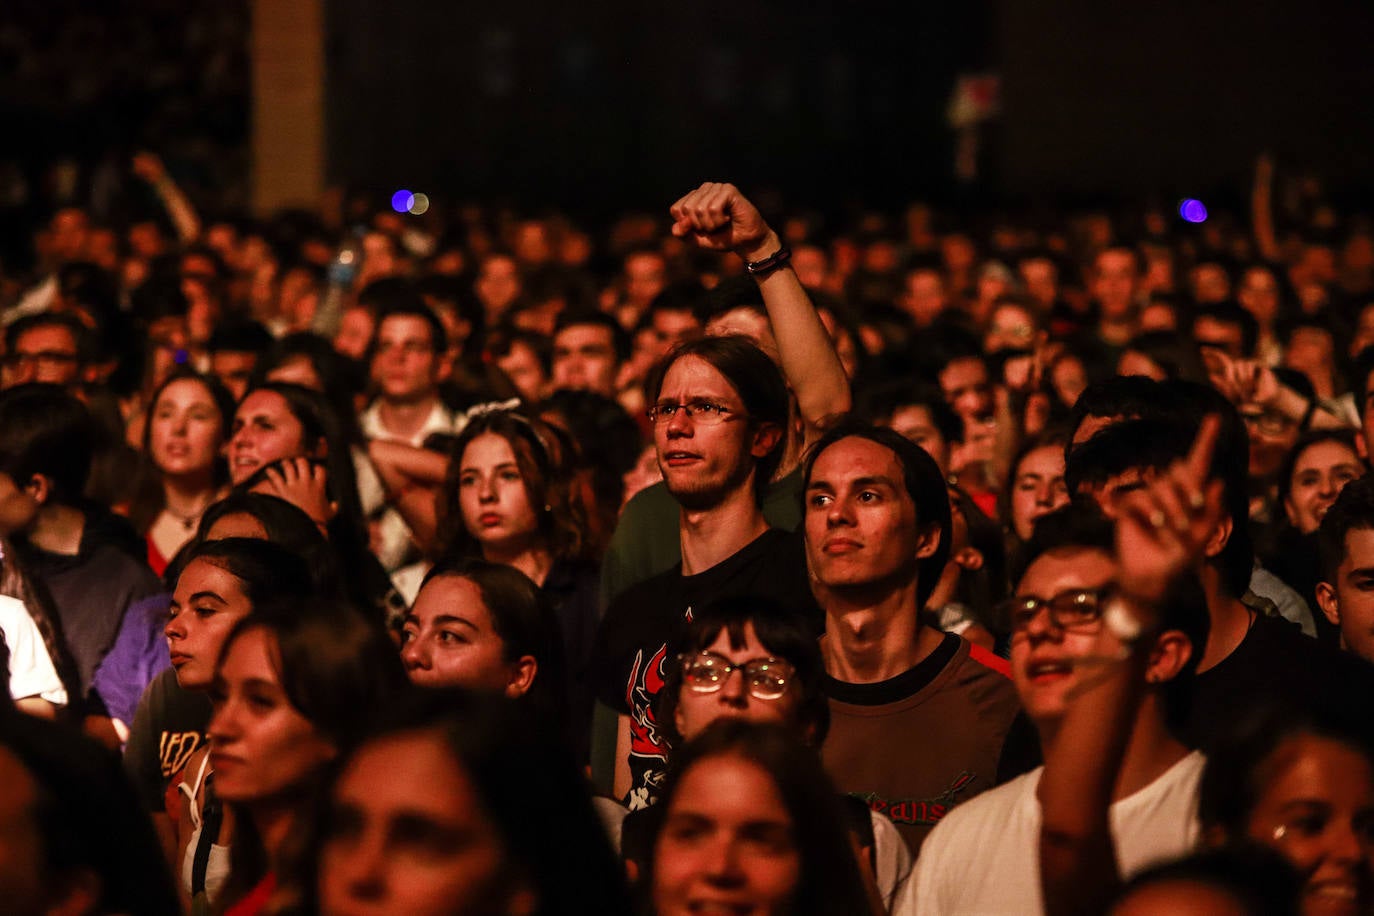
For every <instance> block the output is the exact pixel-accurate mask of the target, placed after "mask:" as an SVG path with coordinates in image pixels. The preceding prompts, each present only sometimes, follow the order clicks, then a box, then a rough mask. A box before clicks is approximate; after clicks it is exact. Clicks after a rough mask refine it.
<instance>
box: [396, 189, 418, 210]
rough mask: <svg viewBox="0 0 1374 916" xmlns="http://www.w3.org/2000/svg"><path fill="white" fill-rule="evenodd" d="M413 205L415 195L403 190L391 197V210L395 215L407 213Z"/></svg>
mask: <svg viewBox="0 0 1374 916" xmlns="http://www.w3.org/2000/svg"><path fill="white" fill-rule="evenodd" d="M414 204H415V195H414V194H412V193H410V192H409V191H407V190H405V189H404V188H403V189H401V190H399V191H397V192H396V193H395V194H392V195H391V209H393V210H395V211H396V212H397V213H409V212H410V208H411V207H412V206H413V205H414Z"/></svg>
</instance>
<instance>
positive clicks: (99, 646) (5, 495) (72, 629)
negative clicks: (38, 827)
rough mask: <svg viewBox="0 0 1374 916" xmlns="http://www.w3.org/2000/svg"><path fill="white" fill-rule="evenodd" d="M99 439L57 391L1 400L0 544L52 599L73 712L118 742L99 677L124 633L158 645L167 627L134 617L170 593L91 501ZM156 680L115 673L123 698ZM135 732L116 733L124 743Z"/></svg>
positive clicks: (32, 390) (28, 391) (23, 392)
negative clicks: (90, 478)
mask: <svg viewBox="0 0 1374 916" xmlns="http://www.w3.org/2000/svg"><path fill="white" fill-rule="evenodd" d="M95 437H96V430H95V424H94V421H93V420H92V419H91V416H90V414H89V413H88V412H87V410H86V408H85V406H84V405H83V404H82V403H81V402H80V401H79V400H77V399H76V398H75V397H74V396H72V395H71V394H68V393H66V392H64V391H63V390H62V389H61V388H59V387H57V386H56V385H37V384H35V385H23V386H19V387H16V388H11V389H8V390H6V391H5V392H4V393H3V394H0V535H4V536H5V537H8V538H12V539H13V541H14V546H15V550H16V552H17V553H18V555H19V557H20V560H21V562H22V563H23V565H24V568H25V569H26V570H27V571H28V572H29V574H30V575H31V576H33V577H34V578H35V579H36V580H37V581H38V583H39V584H40V585H41V587H42V589H43V593H44V594H45V596H46V597H47V598H48V599H50V601H51V604H52V610H53V611H55V612H56V614H57V617H58V620H59V621H60V624H61V632H62V637H63V642H64V645H65V648H66V650H67V651H68V652H69V653H70V655H71V659H72V661H73V663H74V664H75V668H76V671H75V674H76V677H77V679H78V685H77V686H78V688H79V690H80V694H79V695H77V696H74V697H71V701H72V705H73V707H74V708H76V709H78V710H81V711H82V712H83V713H84V714H86V715H89V716H95V717H97V718H103V719H104V722H103V723H101V724H97V725H94V726H93V727H94V729H95V730H96V731H98V732H100V733H101V735H102V737H104V738H106V739H107V740H110V739H112V738H113V736H112V735H111V734H110V733H109V732H108V731H107V729H108V727H109V726H110V717H109V716H108V712H109V710H107V709H106V706H105V704H104V703H103V702H102V700H101V697H100V696H99V695H98V694H97V692H96V691H95V690H94V689H93V687H94V686H95V684H96V682H97V681H98V680H99V679H100V678H98V677H97V670H98V669H99V668H100V666H101V663H102V662H103V661H104V659H105V657H106V654H107V653H108V652H109V650H110V647H111V646H112V645H113V644H114V642H115V637H116V635H117V634H118V633H119V631H120V628H121V626H122V625H124V624H125V623H126V620H125V618H126V616H128V617H129V621H128V622H129V623H131V624H134V625H138V626H142V627H144V628H145V629H146V632H144V633H143V634H142V636H143V638H142V639H141V640H139V643H140V644H141V645H153V646H156V645H158V644H159V642H160V640H159V638H158V635H159V634H160V631H161V624H160V623H159V622H158V621H157V620H156V619H155V617H154V615H151V614H141V615H140V614H135V613H134V612H133V611H131V610H130V608H131V607H132V606H134V605H136V604H141V602H143V601H144V600H145V599H148V600H162V601H164V605H163V607H164V609H165V599H160V598H157V597H156V596H159V595H160V594H161V593H162V587H161V583H160V582H159V581H158V579H157V577H156V576H154V575H153V573H152V571H151V570H149V569H148V567H147V565H146V564H145V563H144V562H143V561H142V559H141V557H142V555H143V554H144V553H145V552H146V545H145V544H144V543H143V541H142V539H141V538H139V537H138V536H137V534H135V533H134V531H133V529H132V528H131V527H130V526H129V525H128V523H127V522H125V521H124V520H123V519H119V518H116V517H114V516H112V515H110V514H109V513H108V512H107V511H105V510H104V509H103V508H102V507H99V506H97V505H94V504H92V503H89V502H87V501H85V500H83V499H82V496H81V493H82V490H83V488H84V487H85V485H86V477H87V475H88V474H89V473H90V466H91V453H92V451H93V449H94V441H95ZM154 673H156V672H138V673H134V672H111V671H105V672H103V673H102V675H101V676H102V677H105V678H108V679H109V680H110V682H111V684H112V686H113V688H117V689H118V690H119V692H120V693H124V694H131V695H132V696H133V697H135V698H136V697H137V696H138V695H139V694H140V693H141V692H142V691H143V688H144V687H146V686H147V681H146V680H143V681H142V682H141V683H126V681H127V680H128V679H129V678H138V679H141V678H142V676H143V675H146V676H147V677H149V678H150V677H151V675H152V674H154ZM125 725H127V723H126V722H121V723H120V724H117V725H114V726H113V727H114V729H115V733H114V734H115V735H117V736H118V740H123V738H124V737H126V736H127V730H126V729H124V730H121V729H123V727H124V726H125Z"/></svg>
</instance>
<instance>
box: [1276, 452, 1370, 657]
mask: <svg viewBox="0 0 1374 916" xmlns="http://www.w3.org/2000/svg"><path fill="white" fill-rule="evenodd" d="M1367 471H1368V468H1367V467H1366V466H1365V463H1364V459H1363V458H1361V457H1360V452H1359V449H1358V448H1357V447H1356V442H1355V431H1354V430H1349V429H1322V430H1313V431H1311V432H1308V433H1304V434H1303V435H1302V437H1301V438H1299V439H1298V442H1297V444H1296V445H1294V446H1293V449H1292V451H1290V452H1289V453H1288V457H1287V458H1286V459H1284V462H1283V466H1282V467H1281V468H1280V470H1279V476H1278V495H1277V499H1276V502H1275V505H1276V506H1281V507H1282V508H1283V514H1284V518H1283V520H1282V521H1280V522H1279V523H1278V524H1277V526H1276V527H1275V528H1274V529H1273V530H1272V534H1270V535H1269V536H1268V537H1265V538H1264V539H1263V540H1264V542H1266V543H1268V544H1271V545H1272V547H1271V548H1269V549H1267V550H1264V551H1262V552H1261V554H1260V559H1261V561H1262V562H1263V564H1264V568H1265V569H1266V570H1268V571H1269V572H1271V573H1273V574H1274V575H1275V576H1278V577H1279V578H1280V579H1282V580H1283V582H1284V583H1285V584H1287V585H1288V586H1289V587H1290V588H1292V589H1293V590H1294V591H1296V592H1297V593H1298V595H1299V596H1300V597H1301V598H1302V599H1303V600H1304V601H1305V602H1307V605H1308V607H1307V610H1308V612H1309V616H1308V617H1304V618H1302V619H1301V620H1299V621H1298V623H1299V624H1300V625H1301V626H1302V628H1303V631H1304V632H1306V633H1307V634H1308V635H1309V636H1312V635H1315V636H1317V637H1318V638H1320V639H1322V640H1323V641H1330V642H1331V644H1332V645H1335V644H1336V640H1337V637H1338V635H1339V634H1338V632H1337V630H1336V628H1335V627H1333V626H1332V625H1331V622H1330V621H1328V620H1327V619H1326V615H1324V614H1321V613H1316V608H1317V605H1316V589H1317V582H1318V581H1319V580H1320V579H1321V560H1320V557H1319V556H1318V548H1317V529H1318V528H1319V527H1320V526H1321V520H1322V519H1323V518H1325V517H1326V512H1327V510H1328V509H1330V508H1331V505H1332V504H1333V503H1334V502H1335V501H1336V497H1337V496H1339V495H1340V493H1341V490H1343V489H1345V485H1346V484H1348V483H1349V482H1350V481H1352V480H1357V479H1359V478H1360V477H1363V476H1364V475H1365V474H1366V473H1367ZM1284 616H1289V614H1287V613H1285V615H1284Z"/></svg>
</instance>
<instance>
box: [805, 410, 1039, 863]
mask: <svg viewBox="0 0 1374 916" xmlns="http://www.w3.org/2000/svg"><path fill="white" fill-rule="evenodd" d="M803 473H804V480H805V490H804V498H805V520H804V530H805V536H806V554H807V562H808V564H809V566H810V570H811V575H812V577H813V591H814V593H815V595H816V600H817V602H818V603H819V604H820V606H821V608H822V609H824V611H825V636H824V637H823V638H822V640H821V652H822V655H823V656H824V659H825V668H826V674H827V677H826V678H825V681H824V687H825V691H826V693H827V694H828V695H829V697H830V719H831V726H830V737H829V738H828V739H827V740H826V743H825V746H824V747H823V748H822V754H821V756H822V759H823V760H824V761H825V766H826V770H827V771H828V772H829V773H830V776H831V778H833V779H834V780H835V783H836V785H838V786H839V788H840V789H841V790H842V791H845V792H848V793H850V794H851V795H855V796H858V797H860V798H863V799H864V800H865V801H867V802H868V803H869V805H870V806H871V807H872V808H873V809H874V810H876V811H878V812H880V813H882V814H885V815H887V817H888V818H889V819H891V820H892V822H893V823H894V824H895V825H896V827H897V830H898V832H899V833H901V834H902V837H903V838H904V839H905V840H906V842H907V845H908V846H910V847H911V851H912V852H913V853H916V852H917V851H918V850H919V848H920V846H921V842H922V841H923V840H924V839H925V837H926V835H927V834H928V833H929V832H930V830H931V828H932V827H933V826H934V825H935V824H936V823H938V822H939V821H940V819H941V818H942V817H944V815H945V814H946V813H947V812H948V811H949V809H950V808H952V807H954V806H955V805H957V804H960V803H962V802H963V801H965V800H966V799H968V798H970V797H971V796H974V795H977V794H978V793H979V792H982V791H984V790H986V789H990V788H992V787H993V786H994V785H996V784H997V783H998V782H999V781H1001V780H1002V779H1004V778H1006V777H1008V776H1010V775H1014V774H1015V773H1019V772H1022V771H1023V769H1024V768H1025V767H1026V766H1027V765H1029V764H1030V763H1032V762H1034V751H1033V749H1027V748H1026V747H1025V745H1024V743H1022V742H1019V741H1017V740H1015V739H1013V740H1011V741H1009V740H1008V738H1009V737H1010V736H1012V734H1013V723H1014V722H1015V721H1016V720H1017V712H1018V710H1019V705H1018V704H1017V701H1016V695H1015V692H1014V691H1013V690H1012V687H1011V683H1010V682H1009V681H1008V679H1007V675H1006V666H1005V662H1003V661H1002V660H1000V659H997V658H995V657H994V656H992V655H991V653H988V652H986V651H985V650H983V649H980V648H978V647H976V646H973V645H972V644H971V643H969V642H967V641H966V640H964V639H962V638H960V637H958V636H955V635H953V634H945V633H942V632H940V631H939V630H937V629H935V627H933V626H931V625H929V624H928V623H927V622H926V621H925V620H924V619H923V616H922V612H923V609H924V607H925V604H926V601H927V600H928V599H929V598H930V595H931V593H932V591H933V590H934V588H935V584H936V582H937V581H938V579H939V577H940V573H941V571H942V570H943V568H944V565H945V561H946V560H947V559H948V556H949V551H950V537H951V533H952V525H951V521H950V508H949V494H948V491H947V490H946V487H945V481H944V477H943V476H942V475H941V474H940V469H939V468H938V467H937V466H936V464H935V461H934V459H932V458H931V457H930V456H929V455H928V454H926V452H925V451H924V450H923V449H921V447H920V446H918V445H916V444H915V443H913V442H911V441H909V440H908V439H906V438H904V437H902V436H901V435H899V434H897V433H895V432H893V431H892V430H890V429H884V428H880V427H871V426H861V425H858V424H845V425H842V426H840V427H837V428H836V429H834V430H832V431H831V432H830V433H827V434H826V435H825V436H824V437H822V438H821V440H820V442H818V443H817V445H816V448H815V450H814V451H813V452H812V456H811V458H810V459H809V460H808V462H807V463H806V465H805V466H804V471H803ZM1018 734H1019V733H1018ZM1028 758H1029V759H1028Z"/></svg>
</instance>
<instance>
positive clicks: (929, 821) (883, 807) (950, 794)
mask: <svg viewBox="0 0 1374 916" xmlns="http://www.w3.org/2000/svg"><path fill="white" fill-rule="evenodd" d="M977 778H978V777H977V776H976V775H975V774H973V773H970V772H969V771H968V770H965V771H964V772H962V773H960V774H959V775H958V776H956V777H955V779H954V782H952V783H950V784H949V786H948V787H947V788H946V789H945V790H944V791H943V792H941V793H940V794H939V795H936V796H935V797H933V798H896V799H887V798H883V797H882V796H880V795H879V794H878V793H876V792H865V793H862V794H860V793H857V792H854V793H851V794H852V795H853V796H854V797H855V798H857V799H859V800H861V801H863V802H864V803H865V804H867V805H868V807H870V808H872V809H873V810H874V811H876V812H878V813H879V814H885V815H887V817H888V818H889V819H891V820H892V822H893V823H896V824H920V825H922V826H925V827H934V826H935V825H936V824H938V823H939V822H940V819H941V818H942V817H944V816H945V815H946V814H948V813H949V809H950V808H953V807H954V806H955V804H957V803H958V799H956V798H955V796H956V795H958V794H959V793H960V792H962V791H964V790H965V789H967V788H968V787H969V785H970V784H971V783H973V782H974V781H975V780H976V779H977Z"/></svg>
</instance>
